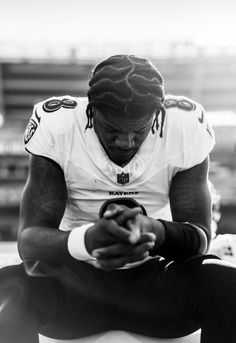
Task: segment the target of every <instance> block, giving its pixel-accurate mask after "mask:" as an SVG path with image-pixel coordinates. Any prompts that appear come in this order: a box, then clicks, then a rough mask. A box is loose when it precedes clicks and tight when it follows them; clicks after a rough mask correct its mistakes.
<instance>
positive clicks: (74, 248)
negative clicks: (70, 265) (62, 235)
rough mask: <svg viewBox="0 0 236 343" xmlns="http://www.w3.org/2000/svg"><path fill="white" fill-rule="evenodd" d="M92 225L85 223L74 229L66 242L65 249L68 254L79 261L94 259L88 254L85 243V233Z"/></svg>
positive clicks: (88, 250)
mask: <svg viewBox="0 0 236 343" xmlns="http://www.w3.org/2000/svg"><path fill="white" fill-rule="evenodd" d="M93 225H94V223H87V224H84V225H81V226H79V227H76V228H74V229H73V230H72V231H71V232H70V234H69V236H68V241H67V248H68V251H69V254H70V255H71V256H72V257H74V258H75V259H76V260H79V261H86V260H90V259H94V257H93V256H92V255H91V254H90V252H91V251H90V249H89V248H88V244H87V243H86V233H87V231H88V230H89V228H91V227H92V226H93Z"/></svg>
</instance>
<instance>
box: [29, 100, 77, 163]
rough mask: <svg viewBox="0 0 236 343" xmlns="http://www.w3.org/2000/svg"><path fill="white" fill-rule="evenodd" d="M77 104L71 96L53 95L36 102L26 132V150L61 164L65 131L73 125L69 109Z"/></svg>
mask: <svg viewBox="0 0 236 343" xmlns="http://www.w3.org/2000/svg"><path fill="white" fill-rule="evenodd" d="M76 105H77V102H76V101H75V100H73V98H70V97H66V98H65V97H53V98H50V99H47V100H46V101H43V102H40V103H38V104H36V105H35V106H34V109H33V113H32V116H31V118H30V120H29V123H28V125H27V127H26V130H25V134H24V144H25V149H26V151H28V152H29V153H31V154H33V155H40V156H44V157H47V158H50V159H51V160H53V161H55V162H56V163H58V164H59V165H60V164H61V163H60V162H61V159H62V157H61V153H62V151H63V144H64V145H65V142H64V137H65V133H66V132H68V130H69V129H70V127H69V126H72V125H73V120H68V111H67V109H68V108H69V109H73V108H74V107H76ZM70 118H73V116H70Z"/></svg>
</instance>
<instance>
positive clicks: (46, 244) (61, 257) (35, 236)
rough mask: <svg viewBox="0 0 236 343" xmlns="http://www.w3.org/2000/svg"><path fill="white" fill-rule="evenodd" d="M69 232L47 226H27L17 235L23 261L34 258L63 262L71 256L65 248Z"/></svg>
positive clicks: (36, 259) (53, 262) (48, 261)
mask: <svg viewBox="0 0 236 343" xmlns="http://www.w3.org/2000/svg"><path fill="white" fill-rule="evenodd" d="M68 236H69V232H64V231H61V230H58V229H52V228H47V227H29V228H26V229H25V230H23V231H22V232H21V234H20V235H19V237H18V250H19V254H20V256H21V258H22V259H23V261H26V260H35V261H42V262H46V263H50V264H63V263H67V262H69V261H70V260H71V259H72V257H71V256H70V254H69V252H68V249H67V240H68Z"/></svg>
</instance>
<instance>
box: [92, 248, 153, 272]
mask: <svg viewBox="0 0 236 343" xmlns="http://www.w3.org/2000/svg"><path fill="white" fill-rule="evenodd" d="M148 255H149V254H148V252H145V253H144V254H142V255H138V256H132V258H131V257H127V256H124V257H114V258H109V259H99V260H97V261H96V267H97V268H100V269H104V270H106V271H111V270H114V269H117V268H122V267H124V266H125V265H126V264H128V263H132V262H139V261H142V260H144V259H145V258H147V256H148Z"/></svg>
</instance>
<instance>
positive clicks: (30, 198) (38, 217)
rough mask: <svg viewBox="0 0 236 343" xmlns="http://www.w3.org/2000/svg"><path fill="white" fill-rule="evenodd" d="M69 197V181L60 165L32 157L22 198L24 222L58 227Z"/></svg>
mask: <svg viewBox="0 0 236 343" xmlns="http://www.w3.org/2000/svg"><path fill="white" fill-rule="evenodd" d="M66 199H67V190H66V184H65V179H64V174H63V171H62V170H61V169H60V167H59V166H57V165H56V164H55V163H53V162H52V161H50V160H49V159H45V158H43V157H40V156H32V157H31V158H30V171H29V177H28V180H27V183H26V186H25V189H24V192H23V196H22V201H21V209H20V218H21V225H23V226H24V227H25V226H33V225H45V226H52V227H58V226H59V224H60V221H61V218H62V216H63V214H64V210H65V204H66Z"/></svg>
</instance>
